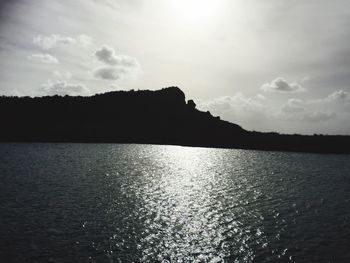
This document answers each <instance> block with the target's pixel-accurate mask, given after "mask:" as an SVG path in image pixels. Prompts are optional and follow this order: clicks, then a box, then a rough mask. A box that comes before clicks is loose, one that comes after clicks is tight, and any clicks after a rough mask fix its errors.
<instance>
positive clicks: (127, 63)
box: [93, 46, 139, 80]
mask: <svg viewBox="0 0 350 263" xmlns="http://www.w3.org/2000/svg"><path fill="white" fill-rule="evenodd" d="M94 55H95V57H96V59H97V60H98V61H100V62H102V63H104V64H106V65H107V66H102V67H99V68H96V69H95V70H94V71H93V74H94V76H95V77H96V78H100V79H105V80H119V79H122V78H124V77H127V76H136V75H137V73H138V70H139V63H138V61H137V60H136V59H135V58H133V57H129V56H125V55H117V54H116V52H115V50H114V49H113V48H111V47H108V46H102V47H101V48H100V49H99V50H97V51H96V52H95V53H94Z"/></svg>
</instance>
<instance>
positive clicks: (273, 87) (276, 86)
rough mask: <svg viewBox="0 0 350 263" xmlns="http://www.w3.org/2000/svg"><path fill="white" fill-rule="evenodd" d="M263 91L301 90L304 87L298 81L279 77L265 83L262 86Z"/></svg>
mask: <svg viewBox="0 0 350 263" xmlns="http://www.w3.org/2000/svg"><path fill="white" fill-rule="evenodd" d="M261 89H262V90H263V91H269V92H300V91H304V88H303V87H302V86H301V85H300V84H299V83H296V82H292V83H288V82H287V81H286V80H285V79H283V78H281V77H279V78H276V79H275V80H273V81H272V82H270V83H265V84H264V85H262V86H261Z"/></svg>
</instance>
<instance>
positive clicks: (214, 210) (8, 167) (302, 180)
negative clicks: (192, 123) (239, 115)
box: [0, 144, 350, 262]
mask: <svg viewBox="0 0 350 263" xmlns="http://www.w3.org/2000/svg"><path fill="white" fill-rule="evenodd" d="M349 177H350V157H349V156H346V155H320V154H301V153H284V152H263V151H246V150H227V149H208V148H191V147H179V146H153V145H118V144H0V180H1V184H0V201H1V207H0V216H1V220H0V259H1V262H350V250H349V244H350V178H349Z"/></svg>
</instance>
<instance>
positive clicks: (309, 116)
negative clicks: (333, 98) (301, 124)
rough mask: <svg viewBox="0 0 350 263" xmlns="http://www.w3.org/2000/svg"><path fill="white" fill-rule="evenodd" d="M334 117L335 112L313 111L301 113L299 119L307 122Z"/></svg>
mask: <svg viewBox="0 0 350 263" xmlns="http://www.w3.org/2000/svg"><path fill="white" fill-rule="evenodd" d="M336 117H337V114H336V113H335V112H323V111H315V112H309V113H306V114H303V115H302V118H301V119H302V120H303V121H308V122H325V121H328V120H331V119H334V118H336Z"/></svg>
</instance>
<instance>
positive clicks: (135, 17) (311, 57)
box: [0, 0, 350, 134]
mask: <svg viewBox="0 0 350 263" xmlns="http://www.w3.org/2000/svg"><path fill="white" fill-rule="evenodd" d="M349 42H350V1H347V0H333V1H329V0H327V1H326V0H293V1H281V0H266V1H265V0H264V1H261V0H74V1H73V0H45V1H43V0H7V1H4V0H0V94H1V95H19V96H24V95H29V96H43V95H53V94H59V95H65V94H69V95H91V94H95V93H103V92H106V91H111V90H129V89H152V90H155V89H160V88H163V87H167V86H179V87H180V88H181V89H182V90H183V91H184V92H185V94H186V96H187V99H194V100H195V101H196V103H197V108H199V109H201V110H209V111H210V112H212V114H213V115H220V116H221V118H222V119H226V120H229V121H232V122H234V123H237V124H239V125H241V126H242V127H243V128H246V129H249V130H259V131H278V132H283V133H306V134H312V133H325V134H350V121H349V120H350V45H349Z"/></svg>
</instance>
